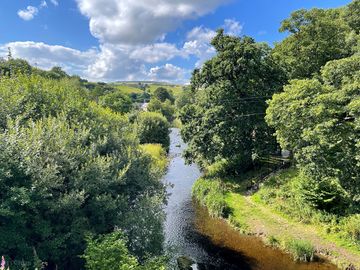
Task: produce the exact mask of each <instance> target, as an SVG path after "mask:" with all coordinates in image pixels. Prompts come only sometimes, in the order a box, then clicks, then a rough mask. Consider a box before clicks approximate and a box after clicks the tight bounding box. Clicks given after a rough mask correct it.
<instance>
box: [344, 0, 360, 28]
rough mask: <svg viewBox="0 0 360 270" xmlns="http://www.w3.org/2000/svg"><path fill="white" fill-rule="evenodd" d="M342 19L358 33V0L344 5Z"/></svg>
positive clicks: (359, 20) (359, 8)
mask: <svg viewBox="0 0 360 270" xmlns="http://www.w3.org/2000/svg"><path fill="white" fill-rule="evenodd" d="M344 19H345V21H346V22H347V23H348V24H349V26H350V27H351V29H353V30H354V31H355V32H356V34H360V0H354V1H352V2H351V3H350V4H349V5H348V6H347V7H346V9H345V13H344Z"/></svg>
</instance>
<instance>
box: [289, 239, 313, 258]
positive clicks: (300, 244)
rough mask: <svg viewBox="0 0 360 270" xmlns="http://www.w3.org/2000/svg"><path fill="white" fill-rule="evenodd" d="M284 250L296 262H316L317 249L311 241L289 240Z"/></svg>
mask: <svg viewBox="0 0 360 270" xmlns="http://www.w3.org/2000/svg"><path fill="white" fill-rule="evenodd" d="M284 248H285V250H286V251H287V252H289V253H290V254H291V255H292V256H293V257H294V260H296V261H302V262H311V261H313V260H314V254H315V248H314V246H313V245H312V244H311V243H310V242H309V241H306V240H297V239H291V240H287V241H285V242H284Z"/></svg>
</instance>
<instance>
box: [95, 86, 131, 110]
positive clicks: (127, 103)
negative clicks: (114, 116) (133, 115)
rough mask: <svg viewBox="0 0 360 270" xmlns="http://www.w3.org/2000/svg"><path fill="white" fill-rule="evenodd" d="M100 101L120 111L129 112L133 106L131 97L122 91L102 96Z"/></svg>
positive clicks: (105, 105) (101, 103)
mask: <svg viewBox="0 0 360 270" xmlns="http://www.w3.org/2000/svg"><path fill="white" fill-rule="evenodd" d="M99 103H100V105H102V106H104V107H108V108H110V109H111V110H113V111H114V112H118V113H128V112H130V110H131V108H132V101H131V98H130V97H129V96H127V95H125V94H123V93H121V92H120V91H116V92H113V93H110V94H107V95H104V96H102V97H101V98H100V101H99Z"/></svg>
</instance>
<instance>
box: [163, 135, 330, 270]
mask: <svg viewBox="0 0 360 270" xmlns="http://www.w3.org/2000/svg"><path fill="white" fill-rule="evenodd" d="M170 139H171V145H170V152H169V155H170V159H171V160H170V164H169V168H168V172H167V174H166V175H165V176H164V179H163V181H164V182H165V183H167V184H169V187H168V193H169V199H168V203H167V206H166V208H165V212H166V215H167V218H166V222H165V227H164V230H165V239H166V242H167V244H168V245H169V246H170V247H171V248H173V249H175V253H176V256H187V257H189V258H191V259H193V260H194V261H195V262H196V265H194V266H193V269H209V270H210V269H212V270H237V269H239V270H240V269H241V270H247V269H251V270H253V269H256V270H286V269H289V270H312V269H316V270H336V269H337V268H336V267H335V266H333V265H331V264H329V263H327V262H315V263H296V262H294V261H293V260H292V258H291V257H290V256H289V255H288V254H285V253H283V252H282V251H280V250H277V249H273V248H270V247H267V246H265V245H264V244H263V242H262V241H261V240H260V239H259V238H257V237H254V236H246V235H241V234H240V233H239V232H237V231H235V230H234V229H233V228H231V227H230V226H229V225H228V224H227V223H226V222H225V221H224V220H221V219H215V218H211V217H210V216H209V215H208V213H207V211H206V209H204V208H203V207H201V206H200V205H198V204H197V203H196V202H194V201H193V200H192V197H191V187H192V185H193V183H194V182H195V181H196V179H198V178H199V177H200V176H201V172H200V170H199V169H198V167H197V166H196V165H194V164H193V165H186V164H185V160H184V159H183V158H182V156H181V154H182V152H183V150H184V149H185V147H186V145H185V144H184V142H183V141H182V139H181V137H180V134H179V130H178V129H172V130H171V134H170Z"/></svg>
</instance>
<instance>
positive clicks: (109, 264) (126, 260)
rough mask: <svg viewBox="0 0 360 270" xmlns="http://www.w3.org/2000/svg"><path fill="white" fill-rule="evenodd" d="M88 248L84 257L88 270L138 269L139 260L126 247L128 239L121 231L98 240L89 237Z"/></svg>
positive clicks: (100, 237)
mask: <svg viewBox="0 0 360 270" xmlns="http://www.w3.org/2000/svg"><path fill="white" fill-rule="evenodd" d="M86 242H87V248H86V250H85V254H84V255H83V256H82V257H83V258H84V259H85V261H86V264H85V266H86V269H88V270H98V269H107V270H129V269H136V268H137V267H138V262H137V259H136V258H135V257H134V256H132V255H131V254H130V252H129V250H128V249H127V247H126V238H125V237H124V235H123V233H122V232H120V231H116V232H113V233H111V234H108V235H103V236H99V237H98V238H93V237H88V238H87V239H86Z"/></svg>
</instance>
